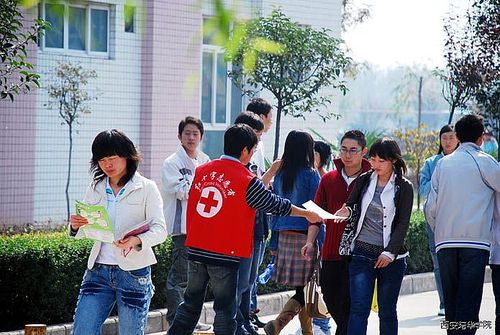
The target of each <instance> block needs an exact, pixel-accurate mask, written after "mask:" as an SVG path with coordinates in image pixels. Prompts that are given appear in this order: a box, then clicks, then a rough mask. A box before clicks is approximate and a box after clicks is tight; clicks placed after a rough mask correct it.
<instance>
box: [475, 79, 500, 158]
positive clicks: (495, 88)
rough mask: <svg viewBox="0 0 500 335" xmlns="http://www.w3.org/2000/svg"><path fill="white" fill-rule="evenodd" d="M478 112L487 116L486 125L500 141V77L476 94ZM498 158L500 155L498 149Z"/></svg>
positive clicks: (499, 141)
mask: <svg viewBox="0 0 500 335" xmlns="http://www.w3.org/2000/svg"><path fill="white" fill-rule="evenodd" d="M476 102H477V106H478V108H479V110H478V113H479V114H481V115H482V116H483V117H484V118H485V125H486V126H487V127H488V128H490V129H491V130H492V131H493V133H494V134H496V139H497V143H500V79H498V80H495V81H492V82H491V83H490V84H488V85H484V86H483V87H481V89H480V90H479V92H477V94H476ZM496 157H497V159H498V160H499V161H500V155H499V153H498V151H497V153H496Z"/></svg>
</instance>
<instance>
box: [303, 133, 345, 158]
mask: <svg viewBox="0 0 500 335" xmlns="http://www.w3.org/2000/svg"><path fill="white" fill-rule="evenodd" d="M308 129H309V131H310V132H311V133H313V134H314V136H316V137H317V138H319V140H320V141H323V142H325V143H326V144H328V145H329V146H330V149H331V150H332V157H338V156H339V146H338V145H337V144H335V143H333V142H331V141H330V140H328V139H326V138H325V137H323V135H321V134H320V133H318V132H317V131H316V130H314V129H313V128H308Z"/></svg>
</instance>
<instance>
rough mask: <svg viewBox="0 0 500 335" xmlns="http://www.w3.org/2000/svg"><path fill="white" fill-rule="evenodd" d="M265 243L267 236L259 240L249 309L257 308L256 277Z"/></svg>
mask: <svg viewBox="0 0 500 335" xmlns="http://www.w3.org/2000/svg"><path fill="white" fill-rule="evenodd" d="M266 245H267V238H266V237H263V238H262V241H261V242H260V253H259V257H258V259H257V268H256V271H255V275H253V276H254V277H255V279H254V281H253V284H252V291H251V293H250V310H251V311H255V310H256V309H257V277H258V276H259V269H260V265H261V264H262V261H264V255H265V253H266ZM250 277H252V273H250Z"/></svg>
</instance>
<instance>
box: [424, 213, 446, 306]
mask: <svg viewBox="0 0 500 335" xmlns="http://www.w3.org/2000/svg"><path fill="white" fill-rule="evenodd" d="M425 230H426V231H427V237H428V239H429V252H430V254H431V258H432V266H433V270H432V271H433V272H434V280H435V281H436V290H437V291H438V295H439V309H443V308H444V297H443V284H442V283H441V273H440V272H439V261H438V258H437V254H436V242H435V240H434V232H433V231H432V229H431V227H430V226H429V224H428V223H425Z"/></svg>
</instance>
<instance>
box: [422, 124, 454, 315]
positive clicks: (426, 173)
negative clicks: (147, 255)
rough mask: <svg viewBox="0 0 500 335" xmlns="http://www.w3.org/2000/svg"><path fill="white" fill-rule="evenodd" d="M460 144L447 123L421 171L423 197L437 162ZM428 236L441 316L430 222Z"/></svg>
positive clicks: (441, 302) (427, 190) (439, 283)
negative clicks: (435, 148)
mask: <svg viewBox="0 0 500 335" xmlns="http://www.w3.org/2000/svg"><path fill="white" fill-rule="evenodd" d="M458 146H459V141H458V138H457V136H456V135H455V130H454V129H453V126H451V125H448V124H447V125H445V126H443V127H442V128H441V130H440V131H439V150H438V153H437V155H434V156H432V157H429V158H427V159H426V160H425V162H424V166H423V167H422V170H421V171H420V187H419V189H418V192H419V193H420V196H421V197H427V195H428V194H429V191H430V189H431V178H432V174H433V173H434V169H435V168H436V165H437V162H438V161H439V160H440V159H441V158H443V157H444V156H446V155H449V154H451V153H452V152H454V151H455V149H456V148H457V147H458ZM425 229H426V231H427V236H428V237H429V251H430V253H431V257H432V265H433V268H434V269H433V271H434V280H435V281H436V288H437V291H438V295H439V311H438V315H439V316H444V314H445V311H444V297H443V285H442V284H441V273H440V272H439V262H438V259H437V254H436V242H435V241H434V232H433V231H432V229H431V227H430V226H429V224H428V223H426V224H425Z"/></svg>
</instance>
